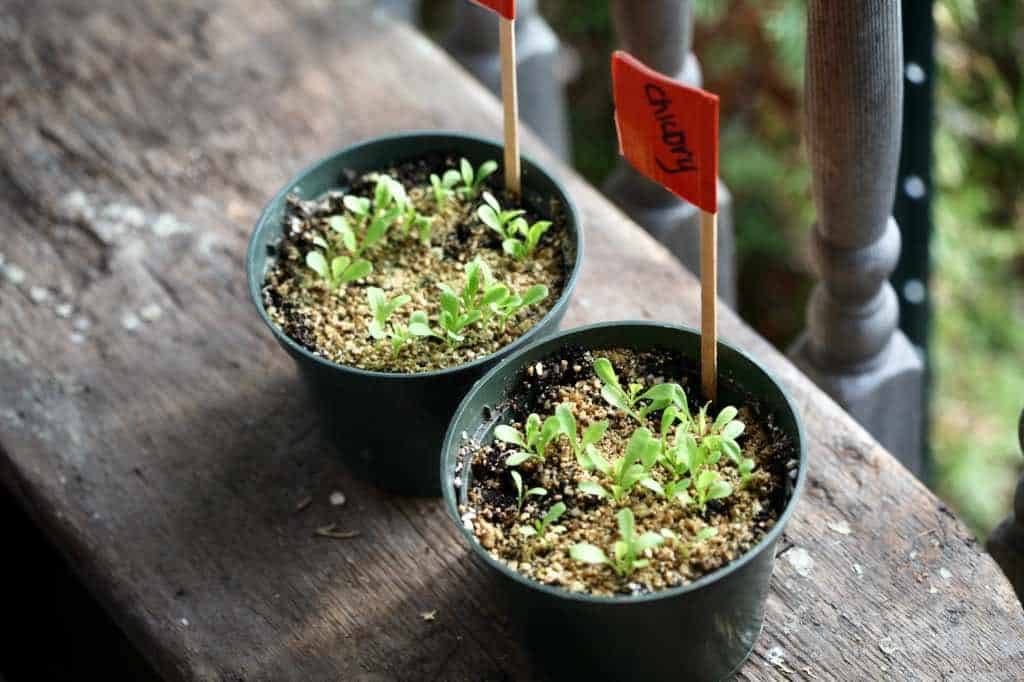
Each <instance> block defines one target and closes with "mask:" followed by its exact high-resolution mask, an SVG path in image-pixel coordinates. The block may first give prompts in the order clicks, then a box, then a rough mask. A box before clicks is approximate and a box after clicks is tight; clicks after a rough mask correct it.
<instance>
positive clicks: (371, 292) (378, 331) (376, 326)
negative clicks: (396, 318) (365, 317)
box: [366, 287, 412, 341]
mask: <svg viewBox="0 0 1024 682" xmlns="http://www.w3.org/2000/svg"><path fill="white" fill-rule="evenodd" d="M411 300H412V297H411V296H408V295H406V294H402V295H401V296H395V297H394V298H393V299H391V300H390V301H389V300H388V297H387V296H386V295H385V294H384V290H383V289H378V288H377V287H370V288H368V289H367V290H366V302H367V303H368V304H369V306H370V314H371V315H373V319H372V320H370V322H369V323H368V325H367V326H368V327H369V329H370V336H372V337H373V338H375V339H377V340H378V341H381V340H383V339H384V338H386V337H387V326H386V325H387V322H388V318H389V317H391V315H392V314H394V312H395V311H396V310H398V309H399V308H401V307H402V306H404V305H405V304H406V303H408V302H409V301H411Z"/></svg>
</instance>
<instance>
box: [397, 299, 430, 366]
mask: <svg viewBox="0 0 1024 682" xmlns="http://www.w3.org/2000/svg"><path fill="white" fill-rule="evenodd" d="M425 336H437V334H435V333H434V330H433V329H431V328H430V323H429V321H428V319H427V314H426V313H425V312H423V311H422V310H417V311H416V312H414V313H412V314H411V315H409V324H408V325H403V324H400V323H397V322H396V323H394V324H392V325H391V329H390V330H389V331H388V337H389V338H390V339H391V357H393V358H397V357H398V354H399V353H400V352H401V350H402V347H403V346H405V344H407V343H409V342H410V341H412V340H414V339H417V338H422V337H425Z"/></svg>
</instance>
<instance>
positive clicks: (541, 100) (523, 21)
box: [441, 0, 569, 159]
mask: <svg viewBox="0 0 1024 682" xmlns="http://www.w3.org/2000/svg"><path fill="white" fill-rule="evenodd" d="M454 10H455V12H454V14H455V23H454V26H453V28H452V31H451V33H449V34H448V35H447V36H446V37H445V38H444V39H443V40H442V41H441V44H442V45H443V46H444V48H445V49H447V50H448V51H449V52H450V53H451V54H452V56H453V57H455V59H456V60H458V62H459V63H460V64H462V65H463V66H464V67H466V69H467V70H469V71H470V72H471V73H472V74H473V75H474V76H476V77H477V78H478V79H479V80H480V82H482V83H483V84H484V85H486V86H487V87H488V88H490V89H491V91H492V92H494V93H495V94H500V92H501V57H500V55H499V54H498V19H497V17H496V16H495V15H494V13H493V12H491V11H489V10H486V9H483V8H481V7H479V6H478V5H475V4H473V3H471V2H467V0H457V2H456V3H455V7H454ZM560 50H561V46H560V44H559V42H558V36H556V35H555V32H554V31H552V30H551V27H550V26H548V25H547V23H546V22H545V21H544V19H543V17H541V15H540V14H539V13H538V12H537V0H519V1H518V2H517V3H516V64H517V68H518V86H519V117H520V119H521V120H522V121H523V122H524V123H525V124H526V125H528V126H529V127H530V128H531V129H533V131H534V132H535V133H537V134H538V135H539V136H540V138H541V139H542V140H544V142H545V143H546V144H547V145H548V147H550V148H551V149H552V150H554V151H555V152H556V153H557V154H558V155H559V156H560V157H561V158H563V159H568V158H569V135H568V125H567V123H566V113H565V89H564V84H563V83H562V81H561V79H560V77H559V73H560V70H559V68H558V60H559V54H560Z"/></svg>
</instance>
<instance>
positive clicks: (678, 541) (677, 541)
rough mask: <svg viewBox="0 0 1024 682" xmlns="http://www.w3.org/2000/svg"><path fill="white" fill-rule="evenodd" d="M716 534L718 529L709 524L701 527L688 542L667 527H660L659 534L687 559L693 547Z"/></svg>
mask: <svg viewBox="0 0 1024 682" xmlns="http://www.w3.org/2000/svg"><path fill="white" fill-rule="evenodd" d="M716 535H718V529H717V528H712V527H711V526H705V527H704V528H701V529H700V530H699V531H698V532H697V534H696V535H694V536H693V538H692V539H691V540H690V541H689V542H683V540H682V538H680V537H679V535H678V534H676V533H675V532H674V531H671V530H669V529H668V528H662V529H661V536H662V537H663V538H665V539H666V540H669V541H670V542H671V543H672V544H673V545H674V546H675V547H677V548H678V549H679V551H680V553H681V554H682V555H683V558H684V559H689V558H690V554H691V553H692V552H693V550H694V548H695V547H696V546H697V545H699V544H700V543H702V542H704V541H705V540H709V539H711V538H713V537H715V536H716Z"/></svg>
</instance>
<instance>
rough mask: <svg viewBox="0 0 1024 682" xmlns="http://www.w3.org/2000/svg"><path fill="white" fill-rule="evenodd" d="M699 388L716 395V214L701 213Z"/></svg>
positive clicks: (707, 395)
mask: <svg viewBox="0 0 1024 682" xmlns="http://www.w3.org/2000/svg"><path fill="white" fill-rule="evenodd" d="M700 387H701V391H702V392H703V393H704V399H705V400H716V399H717V394H718V214H717V213H708V212H707V211H701V212H700Z"/></svg>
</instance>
